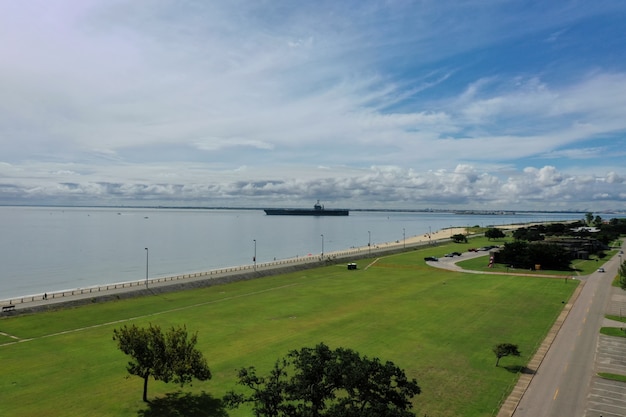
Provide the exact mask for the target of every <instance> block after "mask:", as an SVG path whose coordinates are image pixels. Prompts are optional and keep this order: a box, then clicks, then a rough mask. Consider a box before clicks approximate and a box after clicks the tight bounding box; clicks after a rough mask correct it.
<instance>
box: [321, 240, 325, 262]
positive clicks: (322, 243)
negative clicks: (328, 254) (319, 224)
mask: <svg viewBox="0 0 626 417" xmlns="http://www.w3.org/2000/svg"><path fill="white" fill-rule="evenodd" d="M321 236H322V258H323V257H324V235H321Z"/></svg>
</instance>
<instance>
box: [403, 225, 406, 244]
mask: <svg viewBox="0 0 626 417" xmlns="http://www.w3.org/2000/svg"><path fill="white" fill-rule="evenodd" d="M402 239H403V244H402V246H403V247H404V249H406V230H404V227H403V228H402Z"/></svg>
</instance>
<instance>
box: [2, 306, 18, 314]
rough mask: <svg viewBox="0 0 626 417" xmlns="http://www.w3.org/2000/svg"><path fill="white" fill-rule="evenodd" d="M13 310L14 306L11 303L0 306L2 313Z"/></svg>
mask: <svg viewBox="0 0 626 417" xmlns="http://www.w3.org/2000/svg"><path fill="white" fill-rule="evenodd" d="M13 310H15V306H14V305H13V304H11V305H8V306H2V312H3V313H4V312H5V311H13Z"/></svg>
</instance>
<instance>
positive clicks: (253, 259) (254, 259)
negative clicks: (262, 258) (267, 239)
mask: <svg viewBox="0 0 626 417" xmlns="http://www.w3.org/2000/svg"><path fill="white" fill-rule="evenodd" d="M252 241H253V242H254V257H253V258H252V262H254V270H255V271H256V239H252Z"/></svg>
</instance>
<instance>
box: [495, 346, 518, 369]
mask: <svg viewBox="0 0 626 417" xmlns="http://www.w3.org/2000/svg"><path fill="white" fill-rule="evenodd" d="M493 353H494V354H495V355H496V358H497V359H496V366H498V365H499V363H500V359H501V358H503V357H505V356H519V355H520V351H519V350H518V348H517V345H514V344H511V343H500V344H497V345H495V346H494V347H493Z"/></svg>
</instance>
